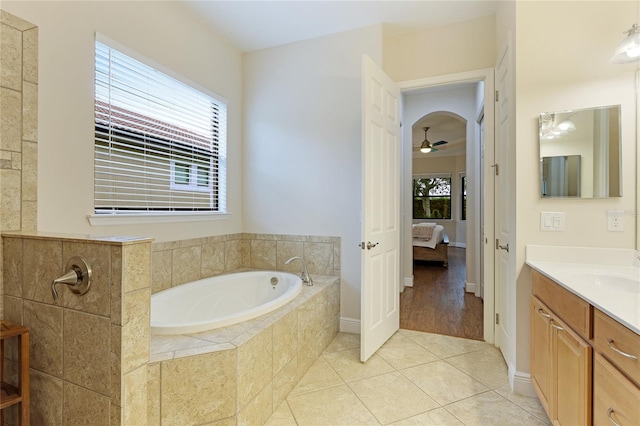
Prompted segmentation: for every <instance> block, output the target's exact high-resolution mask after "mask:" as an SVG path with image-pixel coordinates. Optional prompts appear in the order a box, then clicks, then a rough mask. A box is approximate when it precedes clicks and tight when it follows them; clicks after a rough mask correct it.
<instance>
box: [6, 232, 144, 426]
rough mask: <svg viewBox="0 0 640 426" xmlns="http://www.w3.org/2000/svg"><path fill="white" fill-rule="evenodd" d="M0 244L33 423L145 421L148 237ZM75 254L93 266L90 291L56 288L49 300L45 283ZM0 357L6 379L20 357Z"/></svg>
mask: <svg viewBox="0 0 640 426" xmlns="http://www.w3.org/2000/svg"><path fill="white" fill-rule="evenodd" d="M2 243H3V246H4V256H3V279H4V283H5V287H4V295H3V299H4V306H5V312H4V316H3V319H5V320H7V321H11V322H14V323H18V324H22V325H25V326H27V327H28V328H29V332H30V367H31V369H30V378H31V404H30V410H31V423H32V424H34V425H63V424H65V425H67V424H68V425H70V424H88V423H87V422H89V423H91V424H92V425H96V426H97V425H105V426H107V425H120V424H129V425H137V424H146V421H147V419H146V414H147V410H146V404H147V397H146V395H147V394H146V389H147V363H148V359H149V315H150V296H151V293H150V281H151V278H150V275H151V270H150V267H151V240H149V239H139V240H126V239H123V240H121V241H117V240H116V239H105V240H99V239H81V238H76V237H68V236H51V235H45V234H42V233H40V234H38V233H20V234H6V233H5V234H3V237H2ZM73 256H82V257H84V258H85V259H86V261H87V263H88V264H89V266H90V267H91V268H92V274H93V275H92V282H91V287H90V290H89V292H87V293H86V294H84V295H82V296H78V295H75V294H73V293H72V292H71V291H70V290H69V289H68V288H67V287H66V286H64V285H59V286H58V293H59V295H60V297H59V298H58V299H56V300H54V298H53V295H52V293H51V283H52V280H53V279H54V278H57V277H59V276H61V275H62V274H63V273H64V272H65V271H64V268H65V265H66V263H67V260H68V259H70V258H71V257H73ZM8 343H9V342H8ZM9 346H10V345H9ZM6 355H7V357H8V361H7V371H6V373H8V376H9V377H11V376H14V372H15V371H16V368H17V365H16V360H17V351H16V350H15V348H11V347H9V350H8V351H7V354H6ZM133 390H135V392H134V391H133ZM131 395H133V396H131ZM14 408H17V406H14V407H11V408H10V409H7V410H12V411H9V412H8V413H6V415H5V423H6V424H8V425H12V424H16V421H15V414H16V413H15V411H13V410H14ZM89 419H90V420H89Z"/></svg>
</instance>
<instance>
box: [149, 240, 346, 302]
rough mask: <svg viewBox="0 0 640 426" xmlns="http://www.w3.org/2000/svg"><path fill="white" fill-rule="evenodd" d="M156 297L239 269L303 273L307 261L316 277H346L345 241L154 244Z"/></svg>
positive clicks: (221, 241)
mask: <svg viewBox="0 0 640 426" xmlns="http://www.w3.org/2000/svg"><path fill="white" fill-rule="evenodd" d="M151 251H152V253H151V260H152V273H151V292H152V293H156V292H158V291H162V290H166V289H168V288H171V287H175V286H177V285H180V284H184V283H187V282H191V281H196V280H199V279H201V278H207V277H212V276H214V275H220V274H223V273H226V272H231V271H236V270H238V269H243V268H250V269H262V270H274V271H284V272H293V273H300V271H301V265H300V263H299V262H292V263H291V264H289V265H285V264H284V262H285V261H286V260H287V259H289V258H291V257H293V256H300V257H303V258H304V259H305V260H306V262H307V267H308V268H309V273H310V274H312V275H334V276H340V238H339V237H318V236H306V235H272V234H248V233H244V234H229V235H219V236H213V237H204V238H195V239H189V240H180V241H171V242H162V243H153V244H152V245H151Z"/></svg>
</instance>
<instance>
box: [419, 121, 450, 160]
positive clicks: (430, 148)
mask: <svg viewBox="0 0 640 426" xmlns="http://www.w3.org/2000/svg"><path fill="white" fill-rule="evenodd" d="M422 129H423V130H424V141H423V142H422V145H420V148H418V149H419V150H420V152H423V153H425V154H426V153H428V152H435V151H437V150H438V149H437V148H435V147H436V146H438V145H444V144H446V143H449V142H447V141H438V142H434V143H431V142H429V140H428V139H427V131H428V130H429V129H430V127H423V128H422Z"/></svg>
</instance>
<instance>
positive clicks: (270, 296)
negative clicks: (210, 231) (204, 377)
mask: <svg viewBox="0 0 640 426" xmlns="http://www.w3.org/2000/svg"><path fill="white" fill-rule="evenodd" d="M301 290H302V280H301V279H300V277H298V276H296V275H293V274H289V273H286V272H274V271H250V272H238V273H233V274H228V275H218V276H215V277H211V278H205V279H202V280H198V281H194V282H191V283H187V284H182V285H180V286H177V287H173V288H170V289H168V290H164V291H161V292H158V293H156V294H154V295H152V296H151V334H156V335H166V334H186V333H197V332H201V331H207V330H213V329H215V328H219V327H226V326H229V325H232V324H236V323H239V322H242V321H246V320H250V319H252V318H255V317H257V316H260V315H264V314H266V313H268V312H270V311H273V310H274V309H277V308H279V307H281V306H283V305H284V304H286V303H287V302H289V301H290V300H292V299H293V298H294V297H296V296H297V295H298V294H299V293H300V291H301Z"/></svg>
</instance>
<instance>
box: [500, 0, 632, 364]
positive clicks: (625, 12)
mask: <svg viewBox="0 0 640 426" xmlns="http://www.w3.org/2000/svg"><path fill="white" fill-rule="evenodd" d="M513 7H514V6H513V5H510V6H508V7H507V9H508V10H505V11H503V14H502V15H500V16H501V18H500V20H501V21H502V22H501V24H500V25H499V28H501V30H500V32H499V36H500V37H502V36H504V31H503V30H502V29H503V28H507V27H509V26H511V27H512V28H513V22H515V28H516V31H515V34H514V36H515V38H514V39H515V47H516V49H514V51H513V52H512V53H513V54H514V56H513V57H514V58H515V67H516V68H515V69H516V72H515V90H516V92H515V98H516V105H514V106H513V108H514V110H513V113H514V114H515V115H514V116H515V129H514V132H515V137H514V138H513V139H512V140H513V141H515V142H514V146H515V149H514V151H515V159H514V161H515V163H516V164H517V169H516V175H515V180H516V187H517V194H516V198H515V205H516V221H517V222H516V223H517V226H516V228H515V229H514V230H513V231H515V234H516V236H515V237H516V251H515V255H514V256H515V258H514V260H513V261H514V262H515V265H514V267H515V273H516V276H517V281H516V282H510V283H508V285H509V286H510V287H511V288H512V292H511V295H512V297H513V299H510V300H509V302H508V303H509V304H512V306H515V312H514V318H513V320H514V322H515V323H514V324H513V330H512V331H513V333H514V335H515V339H514V342H513V343H512V344H513V345H514V346H513V349H514V353H513V357H512V360H511V361H513V364H512V366H513V367H515V369H516V370H517V371H520V372H525V373H526V372H528V371H529V316H528V310H529V307H528V303H529V293H530V270H529V268H528V267H525V266H524V258H525V245H526V244H548V245H564V246H587V247H619V248H634V246H635V243H634V242H635V227H636V225H635V217H634V215H632V214H628V215H626V216H625V223H624V227H625V228H624V229H625V232H619V233H613V232H608V231H607V219H606V214H605V213H606V210H607V209H617V210H625V211H627V212H633V211H635V195H634V189H635V186H636V184H635V170H636V167H635V158H636V140H635V133H634V130H635V103H634V102H635V100H634V99H635V98H634V93H635V91H634V71H635V69H636V68H637V65H633V64H631V65H623V66H621V65H613V64H610V63H609V62H608V61H609V58H610V56H611V54H612V53H613V50H614V49H615V47H616V46H617V44H618V43H619V42H620V41H621V40H622V37H623V36H622V34H621V32H622V31H624V30H627V29H628V28H629V26H630V23H632V22H633V21H634V20H635V17H636V16H637V7H638V3H637V2H626V1H594V2H586V1H585V2H537V1H536V2H533V1H532V2H517V3H516V4H515V9H511V8H513ZM512 12H513V14H512ZM513 19H515V21H513ZM541 23H544V25H541ZM502 41H504V39H498V40H497V42H498V44H500V43H501V42H502ZM615 104H621V105H622V148H621V149H622V188H623V197H621V198H610V199H602V200H566V199H548V200H547V199H545V200H542V199H540V197H539V194H538V191H539V184H538V173H539V171H538V168H539V163H538V161H539V159H538V141H537V117H538V114H539V113H540V112H542V111H556V110H567V109H573V108H584V107H591V106H602V105H615ZM516 111H517V112H516ZM541 211H562V212H565V231H564V232H542V231H540V230H539V223H540V212H541ZM587 230H588V231H587Z"/></svg>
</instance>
